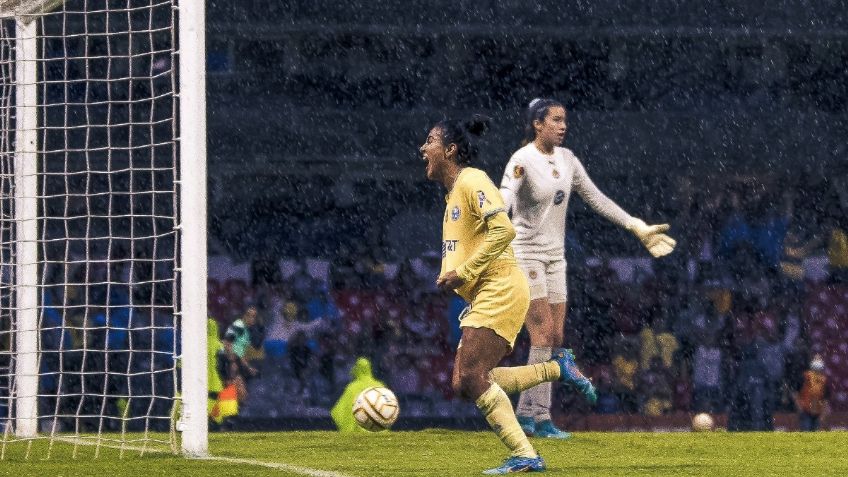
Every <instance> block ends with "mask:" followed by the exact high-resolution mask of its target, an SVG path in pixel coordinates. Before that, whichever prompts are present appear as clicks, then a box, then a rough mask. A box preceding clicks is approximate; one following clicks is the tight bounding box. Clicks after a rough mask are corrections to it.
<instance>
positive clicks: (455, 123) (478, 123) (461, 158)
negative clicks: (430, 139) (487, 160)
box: [435, 114, 492, 166]
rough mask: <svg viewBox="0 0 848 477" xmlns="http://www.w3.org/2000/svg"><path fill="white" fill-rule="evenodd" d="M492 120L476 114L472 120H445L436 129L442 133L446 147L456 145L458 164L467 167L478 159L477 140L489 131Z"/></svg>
mask: <svg viewBox="0 0 848 477" xmlns="http://www.w3.org/2000/svg"><path fill="white" fill-rule="evenodd" d="M491 123H492V120H491V118H489V117H488V116H484V115H482V114H475V115H474V116H472V117H471V119H467V120H465V121H460V120H456V119H445V120H442V121H439V123H438V124H436V126H435V127H437V128H439V130H440V131H441V132H442V142H443V143H444V145H445V146H448V145H450V144H455V145H456V163H457V164H460V165H463V166H466V165H469V164H471V163H472V162H473V161H475V160H476V159H477V156H478V154H479V152H480V151H479V147H478V145H477V138H479V137H480V136H482V135H483V134H485V133H486V131H488V130H489V128H490V126H491Z"/></svg>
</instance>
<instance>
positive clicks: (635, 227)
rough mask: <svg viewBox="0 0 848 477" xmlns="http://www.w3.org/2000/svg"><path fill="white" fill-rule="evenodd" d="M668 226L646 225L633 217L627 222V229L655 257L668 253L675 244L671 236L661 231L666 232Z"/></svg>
mask: <svg viewBox="0 0 848 477" xmlns="http://www.w3.org/2000/svg"><path fill="white" fill-rule="evenodd" d="M670 227H671V226H670V225H668V224H661V225H648V224H646V223H645V222H643V221H642V220H640V219H635V218H634V219H633V220H631V221H630V223H629V224H627V230H630V231H631V232H633V235H635V236H636V237H638V238H639V240H641V241H642V245H644V246H645V248H647V249H648V252H650V253H651V255H653V256H654V257H657V258H658V257H662V256H665V255H668V254H670V253H671V252H672V250H674V247H675V245H677V242H676V241H675V240H674V239H673V238H671V237H669V236H668V235H666V234H664V233H663V232H668V229H669V228H670Z"/></svg>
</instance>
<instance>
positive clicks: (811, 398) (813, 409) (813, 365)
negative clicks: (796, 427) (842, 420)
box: [793, 355, 830, 431]
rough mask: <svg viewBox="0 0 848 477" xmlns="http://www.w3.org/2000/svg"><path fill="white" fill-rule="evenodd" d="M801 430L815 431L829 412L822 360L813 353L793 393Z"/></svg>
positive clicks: (827, 388)
mask: <svg viewBox="0 0 848 477" xmlns="http://www.w3.org/2000/svg"><path fill="white" fill-rule="evenodd" d="M793 398H794V400H795V406H796V408H797V409H798V420H799V424H800V426H801V430H802V431H817V430H819V428H820V427H821V426H823V425H825V421H827V416H828V414H830V400H829V399H830V388H829V386H828V381H827V376H825V374H824V360H823V359H822V357H821V356H819V355H815V356H814V357H813V359H812V361H810V369H808V370H807V371H805V372H804V382H803V384H802V385H801V389H800V391H799V392H798V393H797V394H794V393H793Z"/></svg>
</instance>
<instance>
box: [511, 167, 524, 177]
mask: <svg viewBox="0 0 848 477" xmlns="http://www.w3.org/2000/svg"><path fill="white" fill-rule="evenodd" d="M512 177H515V178H516V179H521V178H522V177H524V168H523V167H521V166H515V168H514V169H513V170H512Z"/></svg>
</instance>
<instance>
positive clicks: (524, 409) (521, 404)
mask: <svg viewBox="0 0 848 477" xmlns="http://www.w3.org/2000/svg"><path fill="white" fill-rule="evenodd" d="M552 354H553V348H547V347H542V346H531V347H530V353H529V355H528V356H527V364H528V365H533V364H537V363H545V362H549V361H550V359H551V355H552ZM554 367H556V370H555V371H554V373H555V374H556V377H555V378H553V379H551V381H555V380H557V379H558V378H559V366H554ZM504 379H506V378H504ZM545 381H547V380H545V379H542V380H540V381H539V383H543V382H545ZM495 382H497V383H498V384H500V385H501V387H502V388H504V389H507V387H506V386H504V383H502V382H501V381H498V380H496V381H495ZM539 383H537V384H539ZM547 387H548V388H550V386H547ZM510 389H511V388H510ZM525 389H527V391H524V390H525ZM518 391H524V392H522V393H521V396H519V398H518V407H517V409H516V411H515V413H516V414H518V415H519V416H522V417H536V414H537V411H538V406H536V405H534V403H535V400H537V399H544V395H541V394H540V393H539V392H538V391H537V388H533V385H529V386H525V387H521V388H519V389H516V390H515V391H512V392H518ZM507 392H510V391H507ZM547 395H548V396H550V391H549V392H548V394H547ZM547 407H548V409H550V398H548V405H547Z"/></svg>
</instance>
